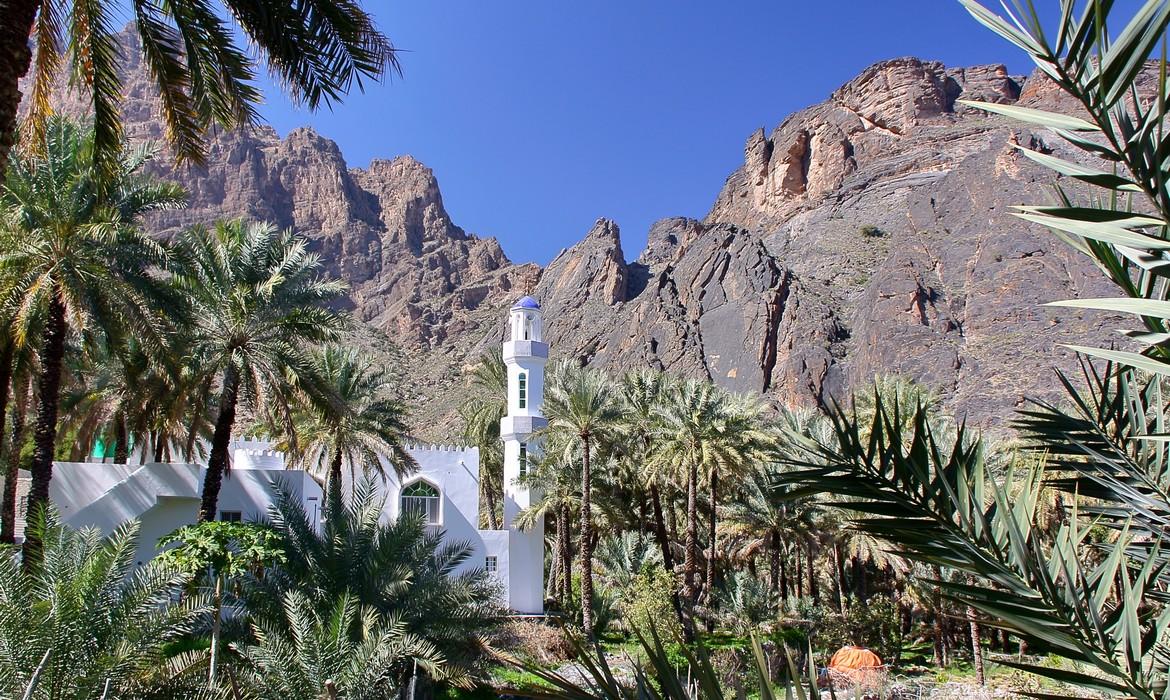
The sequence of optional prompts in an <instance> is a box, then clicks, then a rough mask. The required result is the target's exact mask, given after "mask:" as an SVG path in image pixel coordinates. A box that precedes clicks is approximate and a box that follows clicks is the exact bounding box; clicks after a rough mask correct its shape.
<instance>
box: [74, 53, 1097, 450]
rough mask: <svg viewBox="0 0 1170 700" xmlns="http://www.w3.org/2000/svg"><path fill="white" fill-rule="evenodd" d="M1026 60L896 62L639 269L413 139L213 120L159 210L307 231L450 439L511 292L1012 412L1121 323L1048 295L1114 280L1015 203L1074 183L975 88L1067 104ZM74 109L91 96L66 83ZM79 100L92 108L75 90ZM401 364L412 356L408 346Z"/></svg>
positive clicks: (600, 317) (826, 105)
mask: <svg viewBox="0 0 1170 700" xmlns="http://www.w3.org/2000/svg"><path fill="white" fill-rule="evenodd" d="M120 41H121V46H122V49H123V53H124V55H125V57H126V60H125V63H124V65H125V72H124V80H125V85H126V90H125V94H126V98H125V100H124V105H123V109H124V113H125V115H126V120H127V133H128V135H130V137H131V138H134V139H143V138H151V139H155V140H161V137H162V132H161V126H160V123H159V120H158V119H157V117H156V115H157V105H156V102H155V97H154V93H153V89H152V88H151V86H150V81H149V79H148V77H147V75H146V73H145V70H144V68H143V66H142V64H141V61H140V60H139V58H138V56H137V53H136V52H137V46H136V39H135V38H134V36H133V35H132V34H130V33H124V34H123V35H122V36H121V38H120ZM1050 88H1051V86H1046V85H1045V84H1044V81H1043V79H1040V78H1037V77H1035V76H1032V77H1028V78H1023V77H1021V76H1011V75H1009V74H1008V72H1007V71H1006V69H1005V68H1004V67H1003V66H975V67H966V68H953V67H951V68H948V67H947V66H944V65H943V64H941V63H938V62H932V61H923V60H920V59H916V58H912V57H904V58H898V59H891V60H889V61H883V62H879V63H877V64H874V65H873V66H870V67H868V68H866V69H865V70H863V71H862V72H861V73H860V74H859V75H858V76H857V77H856V78H854V79H853V80H850V81H847V82H846V83H845V84H843V85H842V86H840V87H839V88H837V89H836V90H834V91H833V92H832V93H830V95H829V97H828V98H827V99H826V100H825V101H823V102H820V103H817V104H815V105H810V106H809V107H807V108H805V109H803V110H799V111H797V112H795V113H793V114H792V115H789V116H788V117H786V118H785V119H783V120H782V121H781V122H780V123H779V124H778V125H777V126H776V127H775V128H774V129H772V130H771V131H770V132H766V131H765V130H764V129H759V130H757V131H756V132H754V133H752V134H750V135H749V136H748V138H747V140H746V142H745V147H744V159H743V164H742V165H741V166H740V167H739V168H737V169H736V170H734V171H733V172H732V173H730V174H729V175H728V177H727V178H726V180H725V182H724V185H723V187H722V188H721V189H720V191H719V192H718V193H717V194H716V195H715V197H714V199H713V200H712V204H711V207H710V209H709V210H708V213H707V214H706V216H704V217H703V218H702V219H689V218H681V217H668V218H664V219H662V220H660V221H658V222H657V223H655V224H654V225H653V226H652V227H651V229H650V231H649V235H648V240H647V245H646V247H645V249H644V250H642V251H641V252H640V253H639V254H638V256H637V257H636V258H634V259H632V260H627V259H626V256H625V252H624V250H623V248H622V242H621V236H620V230H619V229H618V226H617V224H616V223H614V222H612V221H610V220H608V219H605V218H600V219H598V220H597V222H596V223H595V224H594V226H593V227H592V228H591V229H590V231H588V232H587V233H586V235H585V237H584V238H583V239H582V240H581V241H579V242H578V243H576V244H574V245H573V246H570V247H569V248H566V249H565V250H564V251H562V252H561V253H560V254H559V255H558V256H557V257H556V258H555V259H554V260H552V261H551V262H550V263H549V264H548V265H547V266H545V267H544V268H541V267H539V266H537V265H535V264H532V263H527V264H515V263H513V262H512V261H511V260H510V259H509V258H508V256H507V255H506V253H505V252H504V250H503V249H502V247H501V246H500V244H499V242H498V241H497V240H496V239H494V238H480V237H478V236H475V235H474V234H471V233H468V232H466V231H465V230H464V229H462V228H460V227H459V226H457V225H456V224H455V223H454V222H453V221H452V220H451V218H450V216H449V215H448V214H447V212H446V209H445V207H444V205H443V199H442V193H441V191H440V189H439V185H438V181H437V179H436V178H435V176H434V173H433V172H432V171H431V170H430V169H429V168H427V167H426V166H425V165H423V164H422V163H419V162H418V161H417V160H415V159H414V158H412V157H410V156H398V157H396V158H393V159H390V160H383V159H373V160H372V161H371V163H370V165H369V167H367V168H352V167H350V166H348V165H347V164H346V162H345V159H344V156H343V154H342V153H341V150H340V148H339V147H338V146H337V144H336V143H335V142H333V141H331V140H329V139H328V138H326V137H324V136H321V135H320V134H318V133H316V132H315V131H313V130H312V129H310V128H298V129H294V130H292V131H290V132H289V133H288V134H287V135H286V136H285V137H284V138H283V139H282V138H279V137H278V136H277V134H276V132H275V131H273V130H272V129H271V128H268V127H260V128H257V129H253V130H251V131H246V132H231V133H226V132H218V133H216V134H214V135H213V137H212V142H211V148H210V151H209V158H208V164H207V166H206V167H203V168H177V167H175V166H173V164H172V163H171V162H170V160H169V159H163V160H161V161H160V162H159V163H158V164H156V166H155V170H156V172H157V173H158V174H159V175H161V176H164V177H168V178H172V179H175V180H177V181H179V182H181V183H182V184H184V185H185V186H186V187H187V188H188V190H189V191H190V193H191V205H190V207H189V208H188V209H186V210H181V211H178V212H166V213H162V214H159V215H157V216H155V217H153V218H152V220H151V224H152V226H153V227H154V228H156V229H157V230H158V231H159V232H160V233H161V234H163V235H169V234H172V233H174V232H175V231H178V230H180V229H182V228H183V227H186V226H189V225H192V224H195V223H208V222H210V221H212V220H214V219H216V218H221V217H229V216H247V217H253V218H261V219H268V220H272V221H274V222H275V223H277V224H278V225H281V226H291V227H294V228H296V229H297V230H299V231H301V232H302V233H304V234H305V235H307V236H308V237H309V238H310V239H311V241H312V242H313V246H314V248H315V249H316V250H317V251H318V252H319V253H320V254H321V256H322V259H323V261H324V262H325V264H326V267H327V269H328V270H329V271H330V272H331V273H332V274H335V275H338V276H339V277H341V278H342V279H344V280H345V281H346V282H347V283H349V285H350V289H351V293H350V297H349V302H348V304H349V306H350V308H352V310H353V311H354V313H355V316H356V317H357V318H358V319H359V320H360V321H361V322H363V324H364V325H365V326H367V327H368V328H371V329H375V330H374V331H371V332H370V333H367V334H366V335H367V336H368V337H367V338H366V340H365V341H364V342H365V343H366V344H367V345H368V346H369V347H370V348H371V350H373V351H376V352H378V351H380V352H383V353H388V352H390V350H391V348H390V345H394V346H397V347H396V348H393V352H392V353H391V354H384V355H383V356H384V357H386V358H388V359H387V360H386V361H387V362H394V363H397V364H398V365H399V367H398V368H397V369H399V370H400V371H401V376H402V378H403V381H404V386H403V391H404V393H405V398H407V399H408V400H409V401H410V402H411V403H412V406H415V407H416V409H417V410H416V416H415V424H416V426H418V428H419V429H418V432H419V433H420V435H421V436H423V437H429V438H449V437H451V435H452V433H453V431H454V430H455V429H456V423H457V421H456V420H455V415H456V411H457V409H458V406H459V405H460V403H461V401H462V398H463V397H464V396H465V392H466V389H465V387H466V377H465V374H466V372H465V370H466V368H467V367H469V366H470V365H472V364H473V363H474V362H475V361H476V357H477V355H478V353H479V352H481V351H482V350H483V349H484V348H485V347H487V346H488V345H490V344H492V343H494V342H496V341H498V340H499V339H500V338H501V337H502V333H503V321H502V318H503V315H504V311H505V309H506V308H507V306H508V305H509V304H510V303H511V302H512V301H513V300H514V298H515V297H518V296H520V295H522V294H524V293H532V294H533V295H535V296H537V298H538V299H540V300H541V302H542V304H543V306H544V309H545V314H546V319H547V320H546V329H547V330H546V334H547V335H548V339H549V340H550V342H551V343H552V345H553V347H554V352H555V353H556V354H560V355H562V356H566V357H575V358H578V359H579V360H580V361H582V362H588V363H590V364H592V365H595V366H598V367H603V368H607V369H611V370H614V371H622V370H627V369H632V368H637V367H652V368H656V369H661V370H666V371H674V372H679V373H682V374H686V375H688V376H694V377H701V378H705V379H710V380H712V381H715V382H717V383H719V384H721V385H723V386H725V387H727V388H729V389H732V390H736V391H746V392H754V393H758V394H760V395H762V396H764V397H765V398H766V399H768V400H769V401H773V402H775V403H777V404H785V405H825V404H826V403H828V402H830V401H832V400H834V399H838V400H839V399H842V398H844V397H845V396H846V395H847V393H848V391H849V390H850V389H851V388H853V387H857V386H860V385H862V384H864V383H865V382H866V381H868V380H869V379H870V378H871V377H872V376H874V375H875V374H879V373H885V372H892V373H899V374H906V375H908V376H911V377H913V378H915V379H917V380H920V381H923V382H925V383H927V384H929V385H931V386H932V387H934V388H935V389H936V390H938V391H939V393H940V394H941V395H942V396H943V398H944V400H945V401H946V404H947V406H948V407H949V408H950V409H952V410H954V411H956V412H958V413H959V414H961V415H963V416H965V417H967V418H969V419H970V420H971V421H972V422H974V423H975V424H978V425H982V426H988V427H992V426H995V425H998V424H1001V423H1002V417H1003V415H1004V412H1005V410H1007V409H1010V408H1013V407H1016V406H1019V405H1021V402H1022V400H1023V396H1024V395H1025V394H1028V395H1035V396H1038V397H1039V398H1042V399H1054V398H1056V396H1057V395H1056V394H1055V393H1054V388H1053V387H1052V386H1051V385H1052V382H1045V381H1043V379H1042V377H1043V375H1044V374H1045V372H1046V371H1047V368H1048V367H1050V366H1052V365H1056V366H1060V367H1066V368H1067V367H1069V366H1070V363H1071V362H1073V358H1072V356H1071V354H1070V353H1069V352H1068V351H1065V350H1062V349H1061V348H1060V347H1059V344H1060V343H1075V342H1084V341H1088V340H1091V339H1100V338H1102V337H1105V336H1106V330H1105V329H1106V327H1107V326H1108V319H1106V318H1103V317H1101V316H1097V315H1086V314H1084V313H1083V312H1078V311H1074V310H1061V311H1059V312H1054V311H1050V310H1042V309H1041V308H1040V307H1039V304H1040V303H1041V302H1043V301H1049V300H1053V299H1059V298H1065V297H1068V296H1076V295H1077V294H1078V293H1080V292H1083V291H1086V290H1093V289H1098V290H1100V289H1104V286H1103V283H1102V282H1101V281H1100V279H1099V276H1098V275H1097V274H1096V273H1095V272H1094V271H1093V270H1092V269H1091V268H1090V266H1089V265H1088V263H1087V262H1086V261H1084V260H1081V259H1080V258H1079V257H1078V256H1077V255H1076V254H1075V253H1074V252H1073V251H1071V250H1068V249H1067V248H1065V247H1064V246H1063V244H1061V243H1059V242H1058V241H1056V240H1055V239H1054V238H1053V237H1051V236H1048V235H1046V234H1044V233H1043V232H1039V231H1034V230H1031V229H1029V228H1027V227H1026V226H1025V225H1024V224H1023V223H1021V222H1018V221H1017V220H1015V219H1013V218H1012V217H1011V216H1010V212H1009V207H1010V206H1011V205H1014V204H1023V203H1035V202H1036V201H1037V200H1038V199H1040V197H1041V194H1040V193H1041V192H1042V189H1043V185H1044V184H1045V183H1047V182H1050V181H1051V180H1052V175H1051V174H1050V173H1049V172H1048V171H1044V170H1042V169H1040V168H1038V167H1037V166H1035V165H1034V164H1032V163H1031V162H1030V161H1027V160H1026V159H1023V158H1021V157H1020V156H1019V154H1018V153H1017V152H1016V150H1015V149H1014V147H1013V146H1014V145H1015V144H1019V143H1023V144H1026V145H1031V146H1034V147H1038V148H1042V149H1044V150H1049V151H1054V152H1057V154H1058V155H1062V156H1064V157H1076V156H1075V154H1070V153H1062V152H1061V149H1060V145H1059V141H1058V140H1057V139H1054V138H1052V137H1051V135H1047V136H1046V135H1045V133H1044V132H1043V131H1042V130H1040V131H1033V130H1030V129H1027V128H1023V127H1021V126H1019V125H1017V124H1012V123H1010V122H1008V121H1006V120H1004V119H1002V118H999V117H995V116H990V115H987V114H984V113H982V112H979V111H977V110H973V109H971V108H969V107H966V106H964V105H963V104H962V103H961V102H959V100H967V99H982V100H993V101H1000V102H1019V103H1021V104H1028V105H1032V106H1044V107H1047V108H1057V109H1067V108H1068V107H1069V105H1068V104H1066V103H1064V102H1062V100H1061V98H1060V96H1059V94H1058V93H1056V92H1055V91H1054V90H1052V89H1050ZM57 97H58V104H60V105H62V107H63V108H64V109H65V110H67V111H68V110H69V109H74V110H76V109H78V107H77V105H78V104H79V103H78V102H77V100H76V98H74V97H71V96H70V95H69V94H68V91H67V90H66V89H65V88H64V86H62V87H61V89H60V90H59V95H58V96H57ZM70 105H73V106H72V107H70ZM390 358H392V359H390Z"/></svg>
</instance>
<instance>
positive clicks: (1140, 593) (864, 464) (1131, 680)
mask: <svg viewBox="0 0 1170 700" xmlns="http://www.w3.org/2000/svg"><path fill="white" fill-rule="evenodd" d="M834 423H835V425H836V440H835V441H834V444H832V445H823V444H819V443H816V442H815V441H811V442H808V441H806V443H805V444H806V447H807V449H808V450H809V453H810V457H809V459H808V460H807V461H806V462H805V467H806V469H805V470H804V471H803V472H801V473H800V474H798V475H796V476H795V477H794V479H796V480H798V481H800V482H802V483H804V484H806V485H807V486H808V487H809V488H810V489H826V490H830V491H833V492H835V493H838V494H841V495H844V496H848V497H849V498H850V499H851V500H850V501H849V502H848V503H847V504H846V505H847V507H848V508H850V509H852V510H855V511H858V512H860V513H862V514H863V517H861V518H859V519H858V520H856V521H855V522H854V525H855V527H858V528H860V529H862V530H864V531H866V532H869V533H871V534H873V535H874V536H876V537H880V538H882V539H884V540H886V541H887V542H890V543H892V544H893V545H894V546H895V547H896V549H897V550H898V551H899V553H900V554H902V555H903V556H906V557H909V558H912V559H915V560H918V561H922V562H924V563H927V564H932V565H937V566H940V567H944V568H951V569H955V570H958V571H961V572H967V573H968V574H970V575H972V576H976V577H978V578H979V581H978V582H976V583H974V584H972V583H968V582H966V581H963V580H961V579H960V580H957V581H955V580H946V581H937V582H934V583H935V585H937V586H938V588H939V589H940V590H941V591H942V592H943V594H945V595H947V596H948V597H950V598H952V599H954V600H955V601H957V602H959V603H960V604H962V605H966V606H970V607H972V608H974V609H975V610H977V611H979V612H980V613H982V614H983V615H984V616H986V618H987V619H988V622H989V624H992V625H994V626H998V627H1002V628H1005V629H1008V630H1010V631H1011V632H1013V633H1014V634H1016V635H1018V636H1019V637H1021V638H1022V639H1025V640H1027V641H1028V642H1029V644H1030V645H1033V646H1036V647H1038V648H1048V649H1052V650H1053V651H1055V652H1057V653H1059V654H1061V655H1062V656H1065V657H1067V658H1069V659H1073V660H1076V661H1079V662H1081V663H1084V664H1086V665H1089V666H1091V667H1093V668H1094V669H1095V671H1096V673H1097V674H1098V675H1089V674H1085V673H1080V672H1073V671H1065V670H1060V669H1055V670H1054V669H1051V668H1046V667H1041V666H1032V665H1023V664H1019V665H1020V666H1021V667H1024V668H1027V669H1028V670H1030V671H1032V672H1034V673H1036V674H1039V675H1042V676H1048V677H1050V678H1053V679H1054V680H1058V681H1062V682H1069V683H1074V684H1077V685H1081V686H1083V687H1086V688H1091V689H1094V690H1098V691H1101V692H1105V693H1108V694H1123V695H1124V694H1132V695H1133V696H1136V697H1140V698H1153V697H1155V695H1154V692H1155V688H1157V687H1158V685H1157V684H1158V683H1160V682H1161V681H1160V679H1164V678H1165V675H1166V671H1167V665H1168V664H1170V653H1168V647H1167V644H1168V642H1170V640H1168V639H1167V636H1166V629H1167V626H1168V625H1170V608H1166V607H1164V606H1153V607H1151V606H1145V605H1144V604H1143V601H1144V600H1146V599H1147V597H1149V598H1151V599H1155V600H1160V599H1162V598H1163V596H1162V594H1161V593H1160V592H1159V590H1160V587H1161V586H1162V585H1164V582H1165V578H1164V577H1165V572H1166V562H1165V559H1164V558H1162V557H1158V556H1149V557H1148V558H1145V561H1144V562H1142V561H1140V560H1137V561H1135V560H1134V559H1131V558H1130V557H1129V556H1128V555H1127V552H1128V551H1140V550H1141V549H1142V548H1143V547H1142V545H1140V544H1139V543H1140V542H1141V540H1138V539H1135V535H1136V532H1137V529H1138V528H1136V527H1135V526H1134V525H1132V524H1131V523H1130V522H1128V521H1127V522H1126V523H1125V524H1122V525H1120V526H1119V527H1118V530H1117V533H1116V539H1115V540H1114V542H1113V543H1112V544H1111V545H1110V546H1109V548H1108V550H1107V552H1105V554H1106V556H1104V558H1102V556H1101V554H1102V553H1100V552H1093V551H1091V550H1090V549H1089V548H1087V547H1086V546H1085V545H1086V539H1085V538H1086V536H1087V534H1088V532H1089V531H1088V530H1087V529H1086V528H1085V527H1084V526H1083V522H1082V520H1081V514H1080V513H1079V512H1078V511H1077V509H1076V508H1075V507H1074V508H1073V509H1072V511H1071V512H1070V513H1069V517H1068V518H1067V519H1066V520H1065V521H1064V523H1063V524H1061V525H1060V526H1059V527H1058V528H1057V529H1056V531H1055V532H1052V533H1048V532H1045V531H1044V530H1043V529H1042V528H1040V527H1039V526H1038V524H1037V512H1038V510H1039V502H1040V500H1039V499H1040V495H1041V493H1042V488H1041V487H1042V485H1043V479H1044V470H1043V469H1040V468H1035V469H1024V470H1019V471H1017V470H1016V469H1015V468H1009V469H1008V471H1007V473H1006V474H1005V476H1004V478H1003V480H1002V481H997V480H995V479H993V478H992V477H991V476H990V474H989V473H988V470H987V469H986V467H985V463H984V451H983V448H982V445H981V444H980V443H979V442H978V441H976V440H973V439H971V438H970V437H969V436H968V435H967V434H966V432H965V431H964V429H962V428H959V430H958V435H957V439H955V440H954V441H953V442H950V441H948V442H949V446H948V444H945V443H940V442H939V440H938V439H937V438H936V436H935V433H934V431H933V429H932V428H931V425H930V420H929V415H928V411H927V409H926V408H925V407H923V406H921V405H919V406H918V407H916V408H911V409H908V408H906V407H904V406H900V405H898V404H897V403H894V404H892V405H886V404H885V403H883V402H882V401H881V400H880V399H879V401H878V403H877V406H876V411H875V413H874V417H873V422H872V423H871V424H870V425H869V426H868V429H863V428H862V426H860V425H858V422H857V420H856V419H855V418H851V417H848V416H840V415H838V416H835V417H834ZM863 434H867V437H865V438H863V437H862V435H863ZM1062 439H1067V438H1062ZM1090 454H1091V453H1090ZM1086 468H1088V467H1086ZM1131 514H1132V515H1133V516H1134V518H1133V521H1134V522H1140V521H1141V520H1144V518H1143V517H1142V514H1141V513H1140V511H1139V512H1132V511H1131ZM1134 548H1136V550H1135V549H1134ZM1146 548H1147V549H1148V545H1147V547H1146ZM1154 551H1157V546H1156V545H1155V546H1154Z"/></svg>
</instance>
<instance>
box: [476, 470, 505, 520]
mask: <svg viewBox="0 0 1170 700" xmlns="http://www.w3.org/2000/svg"><path fill="white" fill-rule="evenodd" d="M479 483H480V488H482V489H483V500H484V501H486V504H485V505H487V509H486V510H487V526H488V529H489V530H498V529H500V521H499V519H497V518H496V504H497V499H496V475H495V468H494V465H493V467H492V469H490V470H488V469H485V470H484V473H483V474H481V475H480V478H479Z"/></svg>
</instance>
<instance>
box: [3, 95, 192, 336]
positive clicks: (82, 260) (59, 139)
mask: <svg viewBox="0 0 1170 700" xmlns="http://www.w3.org/2000/svg"><path fill="white" fill-rule="evenodd" d="M93 149H94V132H93V130H92V129H91V128H88V127H86V126H83V125H81V124H78V123H76V122H73V121H70V120H68V119H65V118H63V117H54V118H52V119H51V120H50V121H49V123H48V130H47V133H46V141H45V144H44V147H43V148H42V149H39V150H22V151H19V152H18V153H16V154H15V157H14V158H13V159H12V160H11V162H10V163H9V165H8V170H7V173H6V175H7V177H6V180H5V186H4V187H3V188H0V232H2V234H0V235H2V236H3V239H2V240H3V246H0V279H3V280H4V281H5V285H6V287H7V289H8V290H9V292H10V294H6V295H5V303H6V305H7V306H8V308H6V309H5V311H6V312H7V314H6V315H7V316H8V317H9V318H12V319H13V332H14V334H15V337H16V338H17V340H18V341H20V342H24V341H26V340H27V339H28V338H29V337H32V336H35V335H36V333H38V332H39V330H40V327H41V325H42V324H43V323H44V320H45V317H46V315H47V314H48V312H49V306H50V299H53V298H56V299H58V300H59V302H60V303H62V304H63V305H64V306H65V309H66V319H67V320H68V322H69V323H70V324H71V325H72V326H73V327H74V329H75V330H78V331H81V330H89V331H93V332H97V333H102V334H105V335H107V336H110V337H113V338H115V339H117V340H121V339H124V338H125V337H126V336H127V335H131V334H133V335H135V336H138V337H140V338H147V339H150V340H152V341H155V342H157V341H159V339H160V338H161V337H162V336H163V335H164V333H165V331H166V330H167V329H166V327H165V323H164V320H163V314H162V313H159V312H163V311H173V310H174V308H175V307H174V299H173V298H172V297H168V296H166V295H164V294H163V290H164V285H163V284H162V283H161V280H160V279H159V276H158V275H157V272H158V269H159V268H160V267H161V266H162V265H165V264H166V262H167V250H166V248H165V247H164V246H163V244H161V243H159V242H158V241H156V240H154V239H153V238H152V237H150V236H149V235H148V234H146V233H145V232H144V231H143V230H142V229H141V227H140V224H141V217H142V215H144V214H146V213H148V212H151V211H157V210H162V209H175V208H179V207H183V206H186V202H187V195H186V193H185V192H184V191H183V189H182V188H181V187H179V186H178V185H175V184H173V183H168V182H162V181H159V180H156V179H154V178H153V177H151V176H149V175H146V174H145V172H144V170H145V168H146V167H147V166H148V164H149V163H150V161H151V160H153V158H154V156H155V154H156V150H155V149H154V148H153V147H152V146H150V145H149V144H147V145H142V146H138V147H135V148H128V147H127V148H126V149H125V150H122V151H120V152H119V154H118V161H117V162H118V166H117V168H116V169H115V170H113V171H109V172H107V171H103V170H101V169H99V168H98V167H97V166H95V164H94V162H93ZM116 344H118V343H115V345H116Z"/></svg>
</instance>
